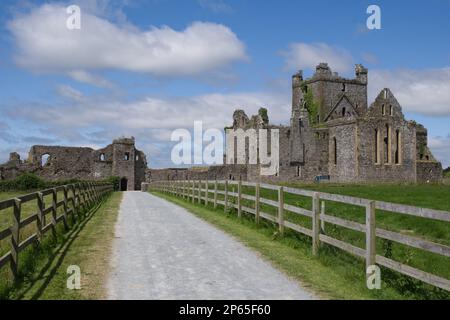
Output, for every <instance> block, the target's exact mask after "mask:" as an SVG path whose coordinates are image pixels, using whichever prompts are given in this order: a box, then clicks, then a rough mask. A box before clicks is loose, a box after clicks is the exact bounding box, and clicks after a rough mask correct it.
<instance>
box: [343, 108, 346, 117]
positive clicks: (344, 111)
mask: <svg viewBox="0 0 450 320" xmlns="http://www.w3.org/2000/svg"><path fill="white" fill-rule="evenodd" d="M345 113H346V110H345V107H343V108H342V116H343V117H345Z"/></svg>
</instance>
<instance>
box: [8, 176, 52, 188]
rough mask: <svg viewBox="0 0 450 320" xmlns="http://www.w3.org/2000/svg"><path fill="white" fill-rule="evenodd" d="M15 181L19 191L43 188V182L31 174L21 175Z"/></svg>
mask: <svg viewBox="0 0 450 320" xmlns="http://www.w3.org/2000/svg"><path fill="white" fill-rule="evenodd" d="M15 181H16V184H17V189H19V190H32V189H39V188H44V187H45V182H44V181H43V180H42V179H41V178H39V177H38V176H36V175H34V174H32V173H24V174H21V175H20V176H19V177H17V179H16V180H15Z"/></svg>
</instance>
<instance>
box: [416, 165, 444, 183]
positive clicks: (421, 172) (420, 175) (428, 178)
mask: <svg viewBox="0 0 450 320" xmlns="http://www.w3.org/2000/svg"><path fill="white" fill-rule="evenodd" d="M417 182H418V183H442V182H443V174H442V165H441V163H440V162H430V161H418V162H417Z"/></svg>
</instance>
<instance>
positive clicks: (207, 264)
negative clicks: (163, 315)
mask: <svg viewBox="0 0 450 320" xmlns="http://www.w3.org/2000/svg"><path fill="white" fill-rule="evenodd" d="M107 287H108V298H109V299H201V300H203V299H255V300H257V299H314V296H313V295H311V294H310V293H308V292H306V291H305V290H304V289H302V288H301V287H299V285H298V284H297V282H295V281H293V280H291V279H289V278H288V277H287V276H285V275H284V274H283V273H281V272H280V271H278V270H277V269H275V268H274V267H272V266H271V265H270V264H269V263H267V262H265V261H264V260H262V259H261V258H260V257H258V255H257V254H256V253H255V252H253V251H252V250H250V249H248V248H247V247H245V246H244V245H243V244H241V243H240V242H238V241H236V240H235V239H233V238H232V237H231V236H229V235H227V234H226V233H224V232H223V231H221V230H218V229H216V228H215V227H213V226H211V225H210V224H208V223H206V222H204V221H203V220H201V219H199V218H197V217H195V216H194V215H193V214H191V213H189V212H188V211H187V210H185V209H184V208H182V207H179V206H177V205H174V204H172V203H170V202H168V201H166V200H163V199H161V198H158V197H155V196H153V195H151V194H149V193H144V192H126V193H125V194H124V198H123V201H122V204H121V208H120V213H119V218H118V222H117V224H116V238H115V240H114V245H113V259H112V271H111V274H110V276H109V281H108V285H107Z"/></svg>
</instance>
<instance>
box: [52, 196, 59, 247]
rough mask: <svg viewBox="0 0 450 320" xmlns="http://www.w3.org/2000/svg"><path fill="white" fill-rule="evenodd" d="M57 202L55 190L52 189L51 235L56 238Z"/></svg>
mask: <svg viewBox="0 0 450 320" xmlns="http://www.w3.org/2000/svg"><path fill="white" fill-rule="evenodd" d="M57 202H58V196H57V193H56V189H55V188H53V189H52V233H53V236H54V237H55V238H56V210H57V207H56V204H57Z"/></svg>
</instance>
